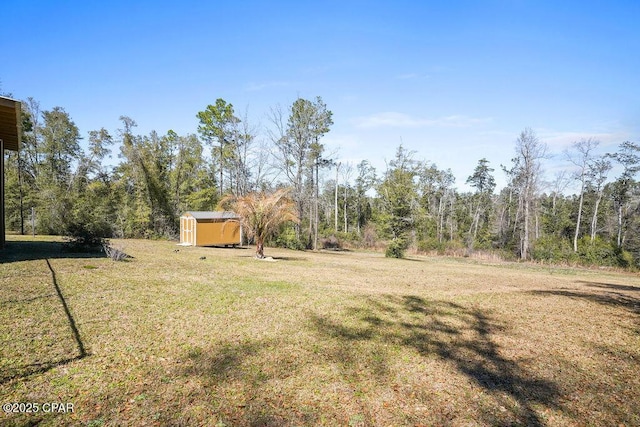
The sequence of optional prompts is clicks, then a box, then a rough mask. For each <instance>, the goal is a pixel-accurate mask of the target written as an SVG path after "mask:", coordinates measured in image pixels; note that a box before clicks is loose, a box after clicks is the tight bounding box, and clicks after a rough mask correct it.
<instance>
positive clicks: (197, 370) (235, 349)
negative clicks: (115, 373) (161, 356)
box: [159, 340, 316, 427]
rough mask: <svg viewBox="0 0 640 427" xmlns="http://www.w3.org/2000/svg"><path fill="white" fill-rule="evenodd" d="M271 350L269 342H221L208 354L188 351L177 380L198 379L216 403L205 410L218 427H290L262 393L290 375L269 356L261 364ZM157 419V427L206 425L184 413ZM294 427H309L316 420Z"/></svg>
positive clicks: (288, 367)
mask: <svg viewBox="0 0 640 427" xmlns="http://www.w3.org/2000/svg"><path fill="white" fill-rule="evenodd" d="M275 348H276V343H274V342H273V341H270V340H245V341H240V342H229V341H225V342H220V343H217V344H216V345H215V346H212V347H210V348H191V349H190V350H188V351H187V354H186V357H185V360H184V363H183V364H182V368H181V376H185V377H188V378H198V379H200V380H202V381H204V385H205V387H206V388H217V390H218V391H217V392H216V393H215V398H216V402H215V403H213V404H211V403H209V406H210V407H211V409H212V410H213V411H214V413H215V414H216V416H217V418H218V420H219V421H222V422H223V423H224V425H241V426H252V427H259V426H262V427H267V426H268V427H278V426H284V425H290V421H291V420H289V419H287V417H286V411H284V410H283V409H282V408H281V407H280V406H281V403H282V402H281V401H279V400H278V398H277V397H276V396H274V395H273V393H272V392H271V393H266V392H265V384H266V383H267V382H268V381H270V380H277V379H282V378H286V377H288V376H290V375H292V373H293V372H294V371H295V368H293V367H292V364H293V363H291V362H288V361H286V360H278V359H277V357H276V358H274V357H273V355H271V356H272V357H271V359H270V361H269V362H266V361H265V359H264V355H265V351H270V352H273V351H274V349H275ZM163 416H164V417H165V418H164V419H161V420H159V421H162V422H164V423H166V424H177V425H192V424H202V423H203V422H206V423H210V422H211V420H210V419H208V420H202V419H197V418H194V416H193V415H192V414H189V412H188V411H185V410H184V408H171V409H169V410H168V411H167V412H166V413H165V414H164V415H163ZM300 421H303V422H304V424H305V425H313V424H315V422H314V421H316V419H315V418H308V419H306V420H305V419H304V418H303V419H301V420H300Z"/></svg>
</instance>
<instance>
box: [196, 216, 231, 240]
mask: <svg viewBox="0 0 640 427" xmlns="http://www.w3.org/2000/svg"><path fill="white" fill-rule="evenodd" d="M196 227H197V230H196V233H195V235H196V246H213V245H239V244H240V243H241V242H240V223H239V222H238V221H234V220H225V221H220V220H213V219H210V220H206V219H205V220H202V219H201V220H198V221H197V222H196Z"/></svg>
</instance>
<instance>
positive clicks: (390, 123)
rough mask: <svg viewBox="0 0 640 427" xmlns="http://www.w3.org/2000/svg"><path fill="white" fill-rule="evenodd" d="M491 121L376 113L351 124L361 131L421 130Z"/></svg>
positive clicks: (461, 126) (486, 119) (456, 117)
mask: <svg viewBox="0 0 640 427" xmlns="http://www.w3.org/2000/svg"><path fill="white" fill-rule="evenodd" d="M489 121H491V118H474V117H468V116H464V115H451V116H445V117H439V118H427V117H416V116H410V115H408V114H403V113H397V112H384V113H376V114H372V115H369V116H364V117H356V118H355V119H353V123H354V125H355V126H356V127H358V128H361V129H371V128H380V127H399V128H423V127H456V128H463V127H470V126H474V125H478V124H482V123H487V122H489Z"/></svg>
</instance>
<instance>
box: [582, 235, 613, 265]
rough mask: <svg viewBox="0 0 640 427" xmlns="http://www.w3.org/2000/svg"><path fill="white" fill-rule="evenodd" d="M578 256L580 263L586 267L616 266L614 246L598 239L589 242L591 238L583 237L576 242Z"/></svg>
mask: <svg viewBox="0 0 640 427" xmlns="http://www.w3.org/2000/svg"><path fill="white" fill-rule="evenodd" d="M578 256H579V257H580V263H582V264H586V265H605V266H615V265H618V264H619V262H618V259H617V256H616V249H615V246H614V245H613V244H612V243H611V242H607V241H606V240H603V239H602V238H600V237H596V238H595V239H594V240H593V241H591V237H588V236H585V237H582V238H581V239H580V240H578Z"/></svg>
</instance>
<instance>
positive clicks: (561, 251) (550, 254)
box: [531, 236, 579, 263]
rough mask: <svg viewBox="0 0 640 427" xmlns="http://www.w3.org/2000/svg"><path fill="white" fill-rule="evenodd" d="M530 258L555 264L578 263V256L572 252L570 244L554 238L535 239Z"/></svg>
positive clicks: (567, 241)
mask: <svg viewBox="0 0 640 427" xmlns="http://www.w3.org/2000/svg"><path fill="white" fill-rule="evenodd" d="M531 257H532V259H534V260H538V261H549V262H557V263H575V262H578V260H579V259H578V255H577V254H576V253H574V252H573V248H572V246H571V242H569V240H567V239H561V238H558V237H555V236H544V237H540V238H539V239H537V240H536V241H535V243H534V245H533V250H532V252H531Z"/></svg>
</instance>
